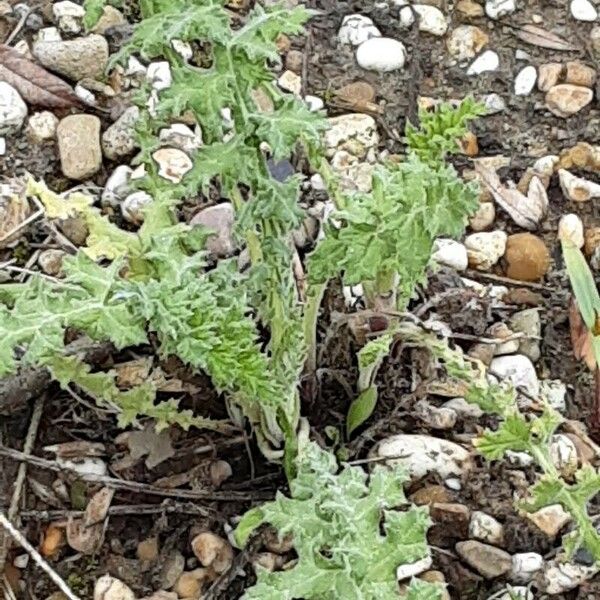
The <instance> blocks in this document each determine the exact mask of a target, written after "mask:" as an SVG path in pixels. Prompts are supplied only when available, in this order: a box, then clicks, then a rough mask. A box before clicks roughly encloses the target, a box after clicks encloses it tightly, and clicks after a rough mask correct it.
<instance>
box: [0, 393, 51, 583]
mask: <svg viewBox="0 0 600 600" xmlns="http://www.w3.org/2000/svg"><path fill="white" fill-rule="evenodd" d="M45 399H46V397H45V394H43V395H41V396H40V397H39V398H38V399H37V400H36V401H35V406H34V408H33V414H32V415H31V422H30V423H29V429H28V430H27V437H26V438H25V444H24V445H23V454H27V455H29V454H31V451H32V450H33V446H34V444H35V439H36V437H37V432H38V428H39V426H40V420H41V418H42V412H43V410H44V401H45ZM26 475H27V463H26V462H22V463H21V464H20V465H19V470H18V471H17V479H16V481H15V487H14V489H13V494H12V498H11V500H10V505H9V507H8V519H9V521H11V523H12V522H13V521H14V520H15V518H16V517H17V513H18V512H19V501H20V500H21V492H22V491H23V484H24V483H25V477H26ZM3 533H4V532H0V534H3ZM0 544H1V545H0V573H2V572H3V571H4V564H5V563H6V555H7V554H8V543H7V542H6V541H5V540H4V535H0Z"/></svg>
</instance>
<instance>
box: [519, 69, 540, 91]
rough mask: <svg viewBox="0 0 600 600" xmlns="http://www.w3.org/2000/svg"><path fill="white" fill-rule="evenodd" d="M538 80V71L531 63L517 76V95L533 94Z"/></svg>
mask: <svg viewBox="0 0 600 600" xmlns="http://www.w3.org/2000/svg"><path fill="white" fill-rule="evenodd" d="M536 80H537V71H536V70H535V67H534V66H532V65H529V66H527V67H525V68H523V69H521V70H520V71H519V74H518V75H517V77H516V78H515V95H516V96H528V95H529V94H531V91H532V90H533V88H534V86H535V82H536Z"/></svg>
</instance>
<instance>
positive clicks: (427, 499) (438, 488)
mask: <svg viewBox="0 0 600 600" xmlns="http://www.w3.org/2000/svg"><path fill="white" fill-rule="evenodd" d="M410 501H411V502H413V503H414V504H416V505H417V506H425V505H429V504H433V503H435V502H442V503H446V502H452V497H451V495H450V493H449V492H448V490H447V489H446V488H445V487H444V486H443V485H435V484H427V485H426V486H424V487H422V488H421V489H419V490H417V491H416V492H414V493H413V494H411V495H410Z"/></svg>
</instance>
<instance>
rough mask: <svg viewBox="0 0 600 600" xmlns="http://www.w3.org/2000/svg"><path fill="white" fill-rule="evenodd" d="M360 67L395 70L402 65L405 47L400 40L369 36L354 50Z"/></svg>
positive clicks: (370, 69)
mask: <svg viewBox="0 0 600 600" xmlns="http://www.w3.org/2000/svg"><path fill="white" fill-rule="evenodd" d="M356 60H357V62H358V64H359V66H360V67H362V68H363V69H367V70H369V71H379V72H380V73H385V72H387V71H395V70H396V69H401V68H402V67H404V63H405V62H406V48H405V47H404V44H403V43H402V42H399V41H398V40H393V39H391V38H371V39H370V40H367V41H366V42H364V43H362V44H361V45H360V46H359V47H358V50H357V51H356Z"/></svg>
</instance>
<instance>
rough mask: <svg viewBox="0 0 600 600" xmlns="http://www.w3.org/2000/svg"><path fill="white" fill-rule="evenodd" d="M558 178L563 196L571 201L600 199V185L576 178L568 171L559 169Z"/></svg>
mask: <svg viewBox="0 0 600 600" xmlns="http://www.w3.org/2000/svg"><path fill="white" fill-rule="evenodd" d="M558 177H559V181H560V187H561V189H562V191H563V194H564V195H565V196H566V197H567V198H568V199H569V200H574V201H575V202H587V201H588V200H591V199H592V198H600V185H599V184H597V183H594V182H593V181H589V180H587V179H583V178H582V177H576V176H575V175H572V174H571V173H569V171H567V170H566V169H559V170H558Z"/></svg>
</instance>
